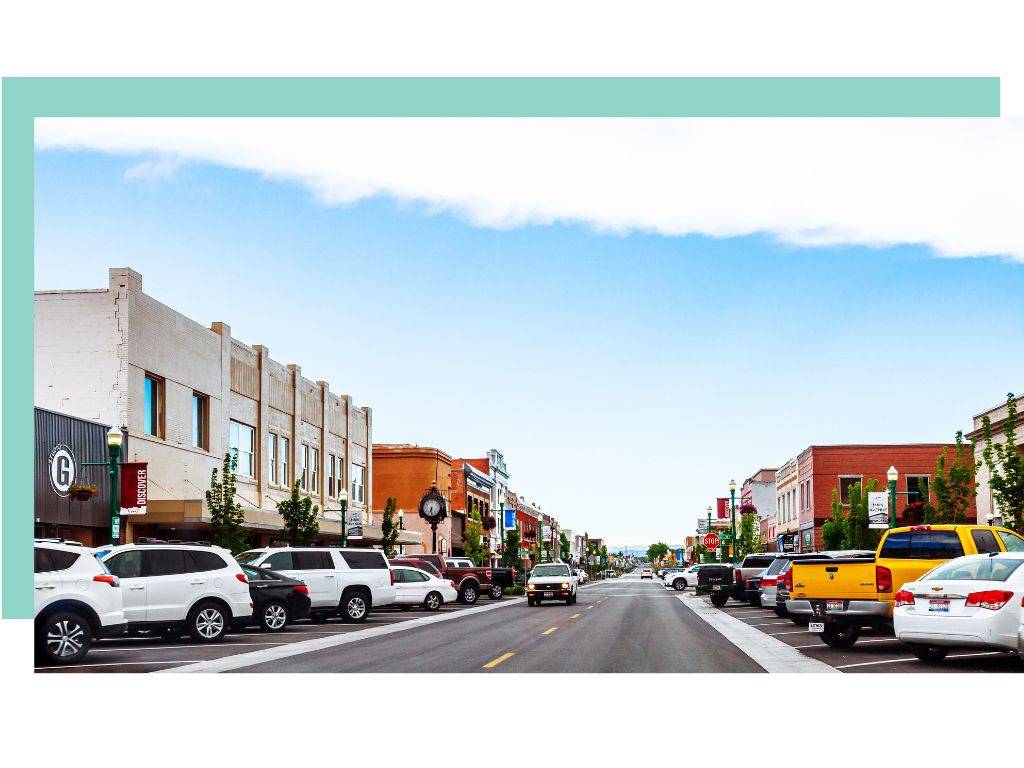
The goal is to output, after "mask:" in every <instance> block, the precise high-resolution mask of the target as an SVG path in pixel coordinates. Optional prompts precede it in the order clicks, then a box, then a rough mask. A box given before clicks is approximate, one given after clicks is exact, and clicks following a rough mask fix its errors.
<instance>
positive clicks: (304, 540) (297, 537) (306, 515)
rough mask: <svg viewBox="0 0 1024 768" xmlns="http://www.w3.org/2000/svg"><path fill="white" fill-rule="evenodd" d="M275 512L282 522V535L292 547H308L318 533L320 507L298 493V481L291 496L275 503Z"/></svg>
mask: <svg viewBox="0 0 1024 768" xmlns="http://www.w3.org/2000/svg"><path fill="white" fill-rule="evenodd" d="M277 511H278V514H280V515H281V520H282V521H284V535H285V539H286V540H287V541H288V543H289V544H290V545H291V546H293V547H308V546H309V545H310V544H312V543H313V542H314V541H315V540H316V536H317V534H318V533H320V523H319V522H317V518H318V517H319V516H320V507H318V506H317V505H316V504H314V503H313V499H311V498H310V497H309V496H303V495H302V494H300V493H299V481H298V480H296V481H295V485H293V486H292V492H291V495H290V496H289V497H288V498H287V499H285V500H284V501H279V502H277Z"/></svg>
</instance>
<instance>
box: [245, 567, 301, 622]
mask: <svg viewBox="0 0 1024 768" xmlns="http://www.w3.org/2000/svg"><path fill="white" fill-rule="evenodd" d="M242 571H243V572H244V573H245V575H246V578H248V579H249V594H250V595H251V596H252V623H253V624H255V625H257V626H258V627H259V628H260V629H262V630H264V631H265V632H283V631H284V630H285V629H286V628H287V626H288V625H289V624H291V623H292V622H293V621H295V620H296V619H305V618H307V617H308V616H309V607H310V605H311V603H310V600H309V589H307V588H306V585H305V583H304V582H302V581H299V580H298V579H292V578H290V577H288V576H284V575H283V574H280V573H278V572H277V571H271V570H270V569H269V568H259V567H257V566H255V565H243V566H242Z"/></svg>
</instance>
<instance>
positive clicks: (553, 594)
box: [544, 592, 555, 597]
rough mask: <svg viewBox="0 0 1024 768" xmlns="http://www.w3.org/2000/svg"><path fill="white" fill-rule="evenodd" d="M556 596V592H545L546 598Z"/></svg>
mask: <svg viewBox="0 0 1024 768" xmlns="http://www.w3.org/2000/svg"><path fill="white" fill-rule="evenodd" d="M554 596H555V593H554V592H545V593H544V597H554Z"/></svg>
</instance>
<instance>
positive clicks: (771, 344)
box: [35, 119, 1024, 546]
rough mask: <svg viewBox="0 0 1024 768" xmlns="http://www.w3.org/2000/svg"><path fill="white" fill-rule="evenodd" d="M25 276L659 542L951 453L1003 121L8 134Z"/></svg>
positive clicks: (100, 128) (989, 340) (1006, 129)
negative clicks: (23, 140) (282, 368)
mask: <svg viewBox="0 0 1024 768" xmlns="http://www.w3.org/2000/svg"><path fill="white" fill-rule="evenodd" d="M36 143H37V154H36V220H35V227H36V278H35V279H36V288H37V289H38V290H51V289H68V288H101V287H105V286H106V282H107V278H106V271H107V268H108V267H110V266H129V267H132V268H133V269H135V270H137V271H139V272H141V273H142V275H143V287H144V290H145V291H146V293H148V294H150V295H151V296H153V297H155V298H156V299H158V300H160V301H163V302H164V303H166V304H168V305H170V306H171V307H173V308H175V309H176V310H178V311H180V312H183V313H184V314H186V315H188V316H189V317H191V318H193V319H194V320H196V321H198V322H200V323H203V324H206V325H208V324H209V323H211V322H214V321H223V322H226V323H228V324H229V325H230V326H231V328H232V333H233V335H235V336H236V337H237V338H240V339H242V340H243V341H245V342H246V343H249V344H263V345H266V346H267V347H269V348H270V352H271V355H272V357H274V359H276V360H278V361H280V362H283V363H290V362H296V363H299V364H300V365H301V366H302V368H303V374H304V375H305V376H307V377H308V378H310V379H313V380H326V381H328V382H330V384H331V389H332V390H333V391H335V392H338V393H345V394H351V395H352V396H353V397H354V399H355V401H356V402H357V403H358V404H360V405H368V406H371V407H372V408H373V411H374V440H375V441H376V442H409V443H418V444H420V445H429V446H435V447H438V448H440V449H442V450H444V451H446V452H447V453H449V454H450V455H452V456H480V455H483V454H484V453H485V452H486V451H487V450H488V449H490V448H497V449H498V450H500V451H502V452H503V454H504V455H505V459H506V462H507V464H508V467H509V470H510V473H511V480H510V485H511V487H512V488H513V489H514V490H515V491H517V492H518V493H520V494H521V495H523V496H525V497H526V498H527V499H529V500H531V501H533V502H535V503H538V504H540V505H541V507H542V509H544V511H546V512H548V513H550V514H553V515H555V517H557V518H558V520H559V521H560V523H561V525H562V526H563V527H565V528H571V529H573V530H574V531H578V532H582V531H584V530H586V531H588V532H589V533H590V535H591V536H603V537H605V538H606V540H608V541H610V542H612V543H613V544H614V545H636V546H646V545H647V544H648V543H650V542H652V541H655V540H665V541H670V542H674V543H678V542H679V541H681V540H682V538H683V537H684V536H685V535H688V534H690V533H692V531H693V529H694V523H695V520H696V518H697V516H698V515H700V514H702V512H703V510H704V509H705V508H706V507H707V506H708V505H709V504H712V503H713V500H714V498H715V497H717V496H724V495H727V486H728V483H729V480H730V479H733V478H735V479H736V480H737V482H742V480H743V479H744V478H746V477H748V476H750V475H752V474H753V473H754V472H756V471H757V470H758V469H760V468H762V467H778V466H780V465H781V464H782V463H784V462H785V461H786V460H788V459H790V458H792V457H794V456H795V455H796V454H797V453H799V452H800V451H801V450H802V449H804V448H805V447H807V446H808V445H811V444H827V443H858V442H872V443H888V442H894V443H896V442H944V441H951V440H952V439H953V436H954V434H955V432H956V430H958V429H965V430H966V429H969V428H970V426H971V417H972V416H973V415H974V414H975V413H978V412H980V411H982V410H984V409H986V408H988V407H990V406H992V405H995V404H996V403H997V402H999V401H1000V400H1002V399H1003V398H1004V397H1005V395H1006V393H1007V392H1008V391H1015V392H1019V391H1021V389H1022V382H1024V355H1021V354H1020V350H1021V349H1022V348H1024V301H1022V297H1024V216H1022V213H1024V204H1022V201H1024V196H1022V193H1021V192H1020V186H1019V184H1020V182H1019V180H1020V178H1024V124H1022V123H1021V122H1019V121H1017V122H1015V121H991V120H989V121H963V120H959V121H930V120H927V121H926V120H922V121H897V120H892V121H887V120H875V121H858V120H799V121H794V120H779V121H758V120H733V121H709V120H661V121H653V120H616V121H607V120H575V121H568V120H471V119H464V120H432V121H420V120H397V119H396V120H342V121H337V120H234V121H231V120H140V119H132V120H111V119H102V120H100V119H97V120H80V119H59V120H57V119H50V120H40V121H37V125H36Z"/></svg>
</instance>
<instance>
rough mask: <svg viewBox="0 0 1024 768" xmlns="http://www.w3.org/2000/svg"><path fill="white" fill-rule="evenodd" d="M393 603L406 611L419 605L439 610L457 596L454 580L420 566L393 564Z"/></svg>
mask: <svg viewBox="0 0 1024 768" xmlns="http://www.w3.org/2000/svg"><path fill="white" fill-rule="evenodd" d="M391 570H392V572H393V573H394V574H395V590H396V594H395V605H397V606H398V607H399V608H400V609H401V610H403V611H407V610H409V609H410V608H412V607H413V606H416V605H418V606H421V607H422V608H423V609H424V610H426V611H439V610H441V606H442V605H444V604H445V603H452V602H455V600H457V599H458V597H459V591H458V590H457V589H456V588H455V582H454V581H451V580H450V579H442V578H440V577H437V576H434V575H433V574H431V573H428V572H427V571H424V570H422V569H420V568H413V567H411V566H405V565H400V564H397V563H396V564H395V565H393V566H391Z"/></svg>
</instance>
